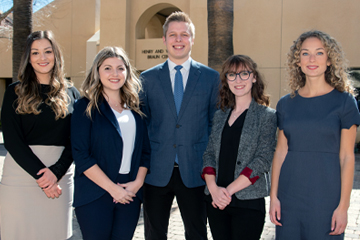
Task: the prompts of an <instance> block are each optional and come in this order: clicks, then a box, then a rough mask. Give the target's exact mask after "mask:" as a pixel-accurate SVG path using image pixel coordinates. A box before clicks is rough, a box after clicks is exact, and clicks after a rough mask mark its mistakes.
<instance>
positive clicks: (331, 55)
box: [287, 30, 354, 96]
mask: <svg viewBox="0 0 360 240" xmlns="http://www.w3.org/2000/svg"><path fill="white" fill-rule="evenodd" d="M308 38H317V39H319V40H320V41H321V42H322V44H323V45H324V48H325V51H326V52H327V55H328V59H329V61H330V66H328V67H327V69H326V71H325V81H326V82H327V83H328V84H329V85H330V86H332V87H334V88H336V89H337V90H338V91H340V92H344V91H347V92H349V93H351V94H354V89H353V87H352V85H351V82H350V80H349V76H348V73H347V69H348V63H347V60H346V59H345V54H344V52H343V50H342V48H341V45H340V43H338V42H337V41H336V40H335V39H334V38H333V37H331V36H330V35H328V34H326V33H324V32H321V31H318V30H313V31H308V32H304V33H303V34H301V35H300V37H299V38H298V39H296V40H295V41H294V44H293V45H292V46H291V47H290V51H289V53H288V55H287V70H288V74H289V86H290V88H291V91H292V92H291V96H295V92H296V91H297V90H299V89H300V88H302V87H304V86H305V82H306V77H305V74H304V73H303V72H302V71H301V68H300V67H299V66H298V64H299V63H300V51H301V46H302V44H303V42H304V41H305V40H306V39H308Z"/></svg>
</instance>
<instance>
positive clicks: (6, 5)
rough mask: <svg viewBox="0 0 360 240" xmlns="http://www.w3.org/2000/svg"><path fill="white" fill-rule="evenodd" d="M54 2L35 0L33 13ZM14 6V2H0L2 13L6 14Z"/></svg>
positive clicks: (8, 0) (5, 0) (7, 0)
mask: <svg viewBox="0 0 360 240" xmlns="http://www.w3.org/2000/svg"><path fill="white" fill-rule="evenodd" d="M53 1H54V0H33V12H36V11H37V10H39V9H41V8H42V7H44V6H45V5H46V4H48V3H51V2H53ZM12 5H13V0H0V11H2V12H5V11H7V10H9V9H10V8H11V7H12Z"/></svg>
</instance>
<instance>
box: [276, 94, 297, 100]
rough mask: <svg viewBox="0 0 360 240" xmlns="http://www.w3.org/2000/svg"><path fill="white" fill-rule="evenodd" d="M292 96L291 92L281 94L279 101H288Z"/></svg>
mask: <svg viewBox="0 0 360 240" xmlns="http://www.w3.org/2000/svg"><path fill="white" fill-rule="evenodd" d="M294 97H296V95H295V96H294ZM294 97H291V94H290V93H288V94H286V95H284V96H282V97H281V98H280V100H279V102H283V101H289V100H291V99H293V98H294Z"/></svg>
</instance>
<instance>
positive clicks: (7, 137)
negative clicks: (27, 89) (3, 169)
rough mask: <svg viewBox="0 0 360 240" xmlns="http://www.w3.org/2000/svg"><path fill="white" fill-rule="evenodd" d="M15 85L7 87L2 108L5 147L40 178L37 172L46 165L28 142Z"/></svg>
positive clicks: (20, 164)
mask: <svg viewBox="0 0 360 240" xmlns="http://www.w3.org/2000/svg"><path fill="white" fill-rule="evenodd" d="M15 85H16V84H12V85H10V86H9V87H8V88H7V90H6V92H5V95H4V100H3V105H2V109H1V121H2V129H3V137H4V144H5V148H6V150H7V151H8V152H9V153H10V155H11V156H12V157H13V159H14V160H15V162H16V163H17V164H19V166H20V167H21V168H22V169H24V170H25V171H26V172H27V173H28V174H30V175H31V176H32V177H33V178H35V179H39V178H40V177H41V175H37V173H38V172H39V171H40V169H42V168H45V167H46V166H45V164H44V163H43V162H42V161H41V160H40V159H39V158H38V157H37V156H36V155H35V154H34V153H33V152H32V150H31V149H30V147H29V146H28V144H27V143H26V140H25V136H24V132H23V130H22V126H21V116H20V115H19V114H17V113H16V112H15V109H16V106H17V105H16V99H17V95H16V93H15Z"/></svg>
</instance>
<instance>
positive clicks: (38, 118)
mask: <svg viewBox="0 0 360 240" xmlns="http://www.w3.org/2000/svg"><path fill="white" fill-rule="evenodd" d="M63 68H64V62H63V58H62V54H61V51H60V48H59V45H58V44H57V43H56V41H55V39H54V36H53V34H52V32H50V31H37V32H34V33H32V34H30V35H29V36H28V38H27V40H26V45H25V51H24V54H23V56H22V59H21V63H20V68H19V75H18V79H19V81H18V82H16V83H13V84H11V85H10V86H9V87H8V88H7V90H6V92H5V96H4V101H3V105H2V110H1V121H2V129H3V136H4V143H5V148H6V150H7V151H8V154H7V155H6V157H5V161H4V168H3V176H2V180H1V185H0V205H1V239H3V240H16V239H19V240H22V239H34V240H40V239H44V240H47V239H54V240H55V239H58V240H63V239H67V238H69V237H71V235H72V207H71V205H72V199H73V168H72V167H70V166H71V163H72V161H73V159H72V154H71V144H70V116H71V113H72V111H73V104H74V101H75V99H77V98H78V97H79V96H80V95H79V92H78V91H77V90H76V89H75V88H74V87H72V84H71V82H70V81H68V80H66V79H65V76H64V70H63Z"/></svg>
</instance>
